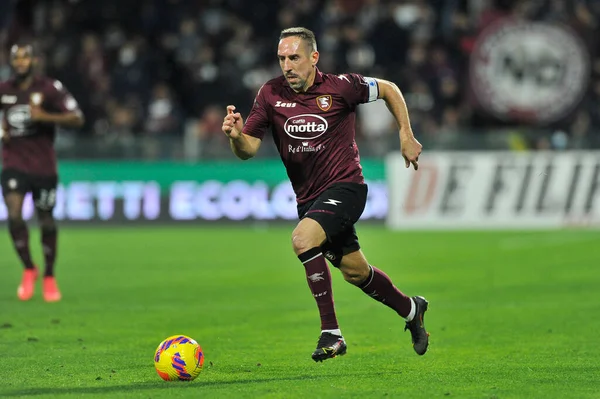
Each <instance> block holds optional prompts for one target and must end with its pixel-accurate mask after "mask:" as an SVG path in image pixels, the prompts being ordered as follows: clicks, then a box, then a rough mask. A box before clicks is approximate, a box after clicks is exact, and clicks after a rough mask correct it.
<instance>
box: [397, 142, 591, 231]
mask: <svg viewBox="0 0 600 399" xmlns="http://www.w3.org/2000/svg"><path fill="white" fill-rule="evenodd" d="M386 180H387V183H388V201H389V203H388V214H387V218H386V223H387V225H388V227H390V228H391V229H395V230H402V229H465V228H466V229H470V228H473V229H488V228H489V229H502V228H505V229H522V228H562V227H575V226H576V227H595V228H598V227H600V151H598V152H591V151H590V152H580V151H577V152H575V151H573V152H529V153H515V152H437V153H436V152H434V153H431V152H430V153H423V154H422V156H421V157H420V159H419V170H418V171H416V172H415V171H414V170H413V169H412V166H411V169H410V170H408V169H406V168H405V166H404V159H403V158H402V156H401V154H400V153H392V154H390V155H389V156H388V158H387V159H386Z"/></svg>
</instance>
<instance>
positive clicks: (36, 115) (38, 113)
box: [29, 104, 47, 122]
mask: <svg viewBox="0 0 600 399" xmlns="http://www.w3.org/2000/svg"><path fill="white" fill-rule="evenodd" d="M29 107H30V110H29V112H30V115H31V116H30V117H31V121H32V122H44V121H45V120H46V115H47V112H46V111H44V110H43V109H42V107H40V106H39V105H33V104H30V105H29Z"/></svg>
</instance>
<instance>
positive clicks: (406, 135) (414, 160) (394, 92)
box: [376, 79, 422, 170]
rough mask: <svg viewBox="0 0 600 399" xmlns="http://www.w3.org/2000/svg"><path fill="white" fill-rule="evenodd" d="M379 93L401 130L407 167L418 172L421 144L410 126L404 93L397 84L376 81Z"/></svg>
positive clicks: (402, 146)
mask: <svg viewBox="0 0 600 399" xmlns="http://www.w3.org/2000/svg"><path fill="white" fill-rule="evenodd" d="M376 81H377V87H378V90H379V93H378V95H377V98H378V99H382V100H383V101H385V105H386V106H387V108H388V109H389V110H390V112H391V113H392V115H394V118H395V119H396V123H397V124H398V127H399V129H400V148H401V151H402V156H403V157H404V161H405V164H406V167H407V168H408V167H409V166H410V165H411V164H412V165H413V167H414V168H415V170H417V169H418V168H419V163H418V161H419V155H420V154H421V149H422V146H421V143H419V141H417V139H416V138H415V136H414V134H413V131H412V128H411V126H410V118H409V116H408V107H407V106H406V101H404V96H403V95H402V92H401V91H400V89H399V88H398V86H396V84H395V83H393V82H390V81H388V80H384V79H376Z"/></svg>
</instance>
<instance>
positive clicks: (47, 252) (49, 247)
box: [42, 229, 58, 277]
mask: <svg viewBox="0 0 600 399" xmlns="http://www.w3.org/2000/svg"><path fill="white" fill-rule="evenodd" d="M57 235H58V233H57V231H56V229H42V248H43V250H44V260H45V261H46V269H45V271H44V276H45V277H50V276H54V261H55V260H56V236H57Z"/></svg>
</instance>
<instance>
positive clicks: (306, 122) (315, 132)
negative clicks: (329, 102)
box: [283, 114, 329, 140]
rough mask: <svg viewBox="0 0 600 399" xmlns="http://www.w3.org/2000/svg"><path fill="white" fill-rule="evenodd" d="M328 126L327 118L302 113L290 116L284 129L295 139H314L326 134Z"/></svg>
mask: <svg viewBox="0 0 600 399" xmlns="http://www.w3.org/2000/svg"><path fill="white" fill-rule="evenodd" d="M328 127H329V124H328V123H327V120H325V118H323V117H320V116H319V115H314V114H302V115H296V116H292V117H291V118H288V120H287V121H285V124H284V125H283V130H284V131H285V132H286V133H287V135H288V136H290V137H291V138H293V139H297V140H312V139H316V138H317V137H319V136H322V135H323V134H325V132H326V131H327V128H328Z"/></svg>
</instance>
